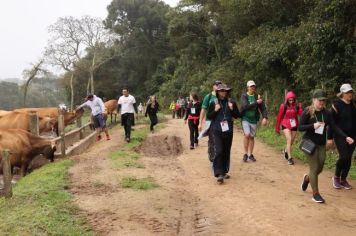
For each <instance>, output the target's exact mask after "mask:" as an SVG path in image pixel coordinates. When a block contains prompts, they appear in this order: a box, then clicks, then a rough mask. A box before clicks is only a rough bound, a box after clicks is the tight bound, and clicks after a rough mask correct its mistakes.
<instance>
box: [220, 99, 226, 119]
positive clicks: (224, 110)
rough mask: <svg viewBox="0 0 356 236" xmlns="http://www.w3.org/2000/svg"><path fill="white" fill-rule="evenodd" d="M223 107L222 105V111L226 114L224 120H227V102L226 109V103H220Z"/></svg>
mask: <svg viewBox="0 0 356 236" xmlns="http://www.w3.org/2000/svg"><path fill="white" fill-rule="evenodd" d="M220 105H221V107H222V111H223V115H224V120H226V111H227V103H226V104H225V109H224V104H223V103H222V101H221V103H220Z"/></svg>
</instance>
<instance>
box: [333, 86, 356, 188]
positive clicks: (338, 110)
mask: <svg viewBox="0 0 356 236" xmlns="http://www.w3.org/2000/svg"><path fill="white" fill-rule="evenodd" d="M331 113H332V116H333V118H334V120H335V125H336V126H338V127H339V128H340V129H341V130H342V131H343V132H344V133H346V134H347V136H348V137H349V139H350V140H349V141H350V142H348V141H347V140H345V138H343V137H341V136H340V135H338V134H337V133H334V132H332V130H331V129H330V130H329V132H328V143H329V144H331V143H332V139H334V141H335V144H336V148H337V150H338V152H339V159H338V161H337V162H336V168H335V176H333V177H332V185H333V187H334V188H336V189H340V188H344V189H351V188H352V187H351V185H350V184H349V183H348V182H347V180H346V178H347V176H348V173H349V170H350V167H351V162H352V155H353V152H354V151H355V147H356V143H355V142H354V141H355V139H356V103H355V101H353V89H352V87H351V85H350V84H343V85H342V86H341V87H340V93H339V94H338V99H337V100H336V101H335V102H334V104H333V105H332V108H331ZM351 141H352V142H351Z"/></svg>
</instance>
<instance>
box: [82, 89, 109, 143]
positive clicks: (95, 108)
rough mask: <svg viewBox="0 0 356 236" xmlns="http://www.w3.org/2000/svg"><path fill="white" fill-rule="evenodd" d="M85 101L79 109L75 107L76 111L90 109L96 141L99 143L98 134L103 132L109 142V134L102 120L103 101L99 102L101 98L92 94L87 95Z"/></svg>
mask: <svg viewBox="0 0 356 236" xmlns="http://www.w3.org/2000/svg"><path fill="white" fill-rule="evenodd" d="M86 99H87V101H86V102H84V103H83V104H81V105H80V106H79V107H77V109H76V110H79V109H81V108H83V107H90V109H91V115H92V119H93V122H94V127H95V130H96V134H97V139H96V141H99V140H100V139H101V135H100V134H101V132H103V131H104V132H105V134H106V140H110V136H109V132H108V129H107V128H106V124H105V119H104V116H105V114H104V113H105V106H104V103H103V100H101V98H99V97H97V96H95V95H93V94H89V95H88V96H87V98H86Z"/></svg>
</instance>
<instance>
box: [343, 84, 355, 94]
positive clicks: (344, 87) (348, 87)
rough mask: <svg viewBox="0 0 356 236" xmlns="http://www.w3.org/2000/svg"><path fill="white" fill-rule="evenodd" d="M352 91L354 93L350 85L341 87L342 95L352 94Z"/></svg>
mask: <svg viewBox="0 0 356 236" xmlns="http://www.w3.org/2000/svg"><path fill="white" fill-rule="evenodd" d="M350 91H354V90H353V89H352V87H351V85H350V84H343V85H341V87H340V92H341V93H347V92H350Z"/></svg>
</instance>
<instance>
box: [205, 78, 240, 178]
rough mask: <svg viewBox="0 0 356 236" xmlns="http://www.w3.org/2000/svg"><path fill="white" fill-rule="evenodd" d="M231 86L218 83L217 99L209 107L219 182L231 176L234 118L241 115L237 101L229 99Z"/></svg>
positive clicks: (216, 174) (216, 172)
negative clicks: (229, 173)
mask: <svg viewBox="0 0 356 236" xmlns="http://www.w3.org/2000/svg"><path fill="white" fill-rule="evenodd" d="M230 90H231V89H230V88H229V87H227V85H226V84H220V85H218V88H217V90H216V96H217V99H215V101H214V102H212V103H210V105H209V108H208V119H210V120H211V124H210V132H212V135H211V137H212V138H213V140H214V141H213V150H214V152H215V153H214V157H215V158H214V161H213V170H214V176H215V177H216V178H217V182H218V183H219V184H222V183H224V179H228V178H230V176H229V175H228V172H229V169H230V153H231V145H232V139H233V129H234V127H233V118H238V117H240V112H239V110H238V108H237V105H236V103H234V102H232V101H231V100H230V99H229V92H230Z"/></svg>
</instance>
